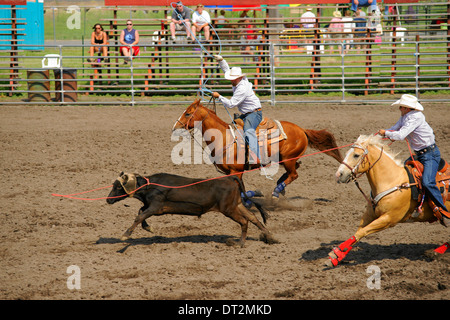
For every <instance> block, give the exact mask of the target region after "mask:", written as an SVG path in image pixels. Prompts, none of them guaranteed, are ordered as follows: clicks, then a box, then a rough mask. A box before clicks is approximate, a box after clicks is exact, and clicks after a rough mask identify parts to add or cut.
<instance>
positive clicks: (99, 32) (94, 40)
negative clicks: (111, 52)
mask: <svg viewBox="0 0 450 320" xmlns="http://www.w3.org/2000/svg"><path fill="white" fill-rule="evenodd" d="M92 29H94V31H93V32H92V34H91V44H92V45H100V44H103V46H101V47H97V46H92V47H90V49H89V55H90V56H91V58H89V59H88V62H95V59H94V58H93V57H94V54H96V53H101V54H102V56H104V57H107V56H108V35H107V34H106V32H105V31H103V27H102V25H101V24H100V23H96V24H95V25H94V27H93V28H92Z"/></svg>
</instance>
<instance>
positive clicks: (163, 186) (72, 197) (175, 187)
mask: <svg viewBox="0 0 450 320" xmlns="http://www.w3.org/2000/svg"><path fill="white" fill-rule="evenodd" d="M352 144H353V143H350V144H347V145H345V146H341V147H335V148H331V149H327V150H323V151H317V152H314V153H310V154H306V155H301V156H298V157H294V158H290V159H285V160H281V161H277V162H272V163H271V164H269V165H267V166H266V167H270V166H272V165H273V164H280V163H283V162H286V161H291V160H297V159H300V158H305V157H309V156H314V155H317V154H320V153H325V152H328V151H333V150H337V149H341V148H346V147H349V146H351V145H352ZM256 170H260V168H259V167H258V168H255V169H250V170H245V171H243V172H236V173H231V174H228V175H222V176H219V177H214V178H209V179H204V180H200V181H197V182H193V183H190V184H186V185H182V186H167V185H163V184H159V183H153V182H148V183H146V184H144V185H142V186H140V187H139V188H137V189H136V190H134V192H136V191H137V190H139V189H141V188H143V187H146V186H148V185H154V186H157V187H162V188H170V189H181V188H187V187H191V186H193V185H196V184H200V183H203V182H206V181H212V180H217V179H222V178H225V177H230V176H235V175H239V174H243V173H245V172H252V171H256ZM111 187H112V185H109V186H105V187H100V188H96V189H92V190H88V191H83V192H78V193H72V194H65V195H63V194H57V193H52V196H54V197H62V198H68V199H74V200H84V201H96V200H106V199H114V198H121V197H126V196H128V194H124V195H121V196H115V197H100V198H81V197H75V196H77V195H81V194H86V193H90V192H94V191H98V190H102V189H107V188H111Z"/></svg>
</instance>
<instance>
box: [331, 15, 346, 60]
mask: <svg viewBox="0 0 450 320" xmlns="http://www.w3.org/2000/svg"><path fill="white" fill-rule="evenodd" d="M328 31H329V32H332V33H331V34H330V38H331V41H333V42H336V43H339V42H340V40H333V39H340V38H342V32H343V31H344V24H343V23H342V14H341V12H340V11H337V10H336V11H335V12H333V18H332V19H331V21H330V26H329V27H328ZM333 50H334V48H333V45H330V54H333ZM338 51H339V54H342V46H340V45H338Z"/></svg>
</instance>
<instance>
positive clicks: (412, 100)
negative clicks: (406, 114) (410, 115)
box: [392, 94, 423, 111]
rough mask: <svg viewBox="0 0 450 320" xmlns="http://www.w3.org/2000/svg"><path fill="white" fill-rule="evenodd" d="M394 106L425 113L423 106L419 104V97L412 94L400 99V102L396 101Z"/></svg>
mask: <svg viewBox="0 0 450 320" xmlns="http://www.w3.org/2000/svg"><path fill="white" fill-rule="evenodd" d="M392 106H398V107H400V106H402V107H406V108H410V109H414V110H419V111H423V106H422V105H421V104H420V103H419V100H418V99H417V97H415V96H413V95H411V94H404V95H402V97H401V98H400V100H397V101H395V102H394V103H393V104H392Z"/></svg>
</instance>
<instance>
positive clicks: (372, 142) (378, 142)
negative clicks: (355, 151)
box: [355, 134, 403, 167]
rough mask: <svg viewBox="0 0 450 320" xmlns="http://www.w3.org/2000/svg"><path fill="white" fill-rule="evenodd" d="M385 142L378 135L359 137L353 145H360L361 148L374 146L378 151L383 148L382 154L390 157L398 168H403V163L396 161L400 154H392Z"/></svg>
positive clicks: (399, 160)
mask: <svg viewBox="0 0 450 320" xmlns="http://www.w3.org/2000/svg"><path fill="white" fill-rule="evenodd" d="M385 141H386V140H383V137H382V136H380V135H373V134H372V135H370V136H367V135H360V136H359V137H358V140H356V142H355V144H358V145H361V146H365V147H367V146H375V147H377V148H379V149H381V148H383V152H384V153H385V154H386V155H387V156H388V157H390V158H391V159H392V160H394V162H395V163H396V164H397V165H398V166H400V167H403V161H402V160H401V159H398V158H397V156H398V155H399V154H400V152H398V153H396V154H393V153H392V151H391V148H390V147H389V145H388V144H387V142H385Z"/></svg>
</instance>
